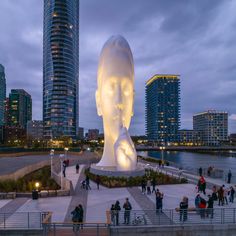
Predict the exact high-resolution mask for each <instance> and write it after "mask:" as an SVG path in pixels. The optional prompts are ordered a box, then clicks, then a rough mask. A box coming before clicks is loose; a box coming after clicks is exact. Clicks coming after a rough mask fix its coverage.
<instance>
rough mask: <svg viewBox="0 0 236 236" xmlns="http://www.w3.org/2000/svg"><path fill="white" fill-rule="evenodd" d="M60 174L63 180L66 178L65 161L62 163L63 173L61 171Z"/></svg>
mask: <svg viewBox="0 0 236 236" xmlns="http://www.w3.org/2000/svg"><path fill="white" fill-rule="evenodd" d="M62 173H63V176H64V178H65V177H66V162H65V161H63V171H62Z"/></svg>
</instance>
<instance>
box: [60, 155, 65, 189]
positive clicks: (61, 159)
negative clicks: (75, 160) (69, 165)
mask: <svg viewBox="0 0 236 236" xmlns="http://www.w3.org/2000/svg"><path fill="white" fill-rule="evenodd" d="M64 157H65V155H64V154H60V155H59V159H60V162H61V190H62V189H63V188H62V178H63V177H62V172H63V160H64Z"/></svg>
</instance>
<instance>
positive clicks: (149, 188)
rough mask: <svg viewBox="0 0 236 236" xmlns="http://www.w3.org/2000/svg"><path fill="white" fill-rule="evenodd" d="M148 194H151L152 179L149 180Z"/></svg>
mask: <svg viewBox="0 0 236 236" xmlns="http://www.w3.org/2000/svg"><path fill="white" fill-rule="evenodd" d="M147 194H148V195H150V194H151V181H150V179H149V180H148V181H147Z"/></svg>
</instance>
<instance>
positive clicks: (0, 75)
mask: <svg viewBox="0 0 236 236" xmlns="http://www.w3.org/2000/svg"><path fill="white" fill-rule="evenodd" d="M5 99H6V78H5V71H4V67H3V66H2V65H1V64H0V126H1V125H3V124H4V110H5V108H4V102H5Z"/></svg>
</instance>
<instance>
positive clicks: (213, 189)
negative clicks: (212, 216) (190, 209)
mask: <svg viewBox="0 0 236 236" xmlns="http://www.w3.org/2000/svg"><path fill="white" fill-rule="evenodd" d="M212 198H213V200H214V201H217V199H218V197H217V188H216V186H215V185H214V186H213V188H212Z"/></svg>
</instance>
